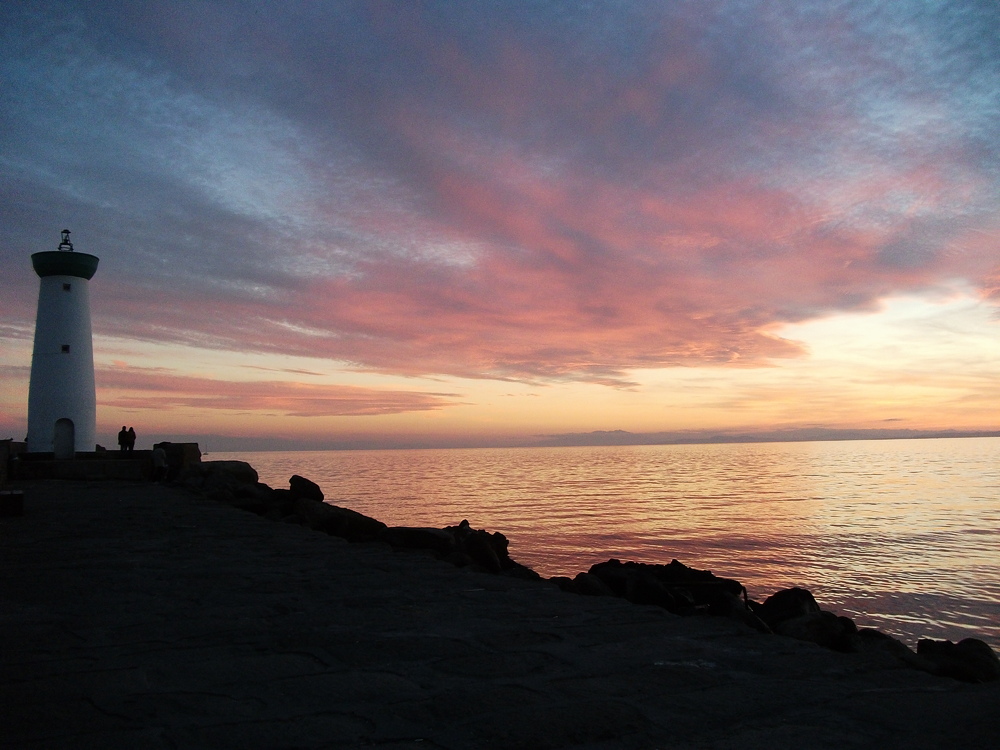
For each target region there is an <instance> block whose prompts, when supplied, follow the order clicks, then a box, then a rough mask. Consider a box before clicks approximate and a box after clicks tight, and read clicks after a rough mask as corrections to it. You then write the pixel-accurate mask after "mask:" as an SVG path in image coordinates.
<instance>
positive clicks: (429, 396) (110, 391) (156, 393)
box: [96, 367, 455, 417]
mask: <svg viewBox="0 0 1000 750" xmlns="http://www.w3.org/2000/svg"><path fill="white" fill-rule="evenodd" d="M96 376H97V385H98V390H99V392H100V396H99V400H100V402H101V404H102V406H109V407H119V408H126V409H156V410H163V409H173V408H178V407H190V408H196V409H209V410H212V409H216V410H228V411H240V412H248V411H250V412H255V411H257V412H269V413H276V414H281V415H285V416H296V417H329V416H372V415H383V414H401V413H404V412H413V411H429V410H436V409H442V408H444V407H446V406H449V405H452V404H454V403H455V401H454V398H455V394H451V393H426V392H419V391H390V390H382V389H377V388H361V387H355V386H345V385H313V384H304V383H294V382H284V381H235V382H234V381H223V380H216V379H213V378H201V377H193V376H187V375H176V374H173V373H172V372H170V371H166V370H162V369H152V368H139V367H112V368H101V369H99V370H98V371H97V373H96Z"/></svg>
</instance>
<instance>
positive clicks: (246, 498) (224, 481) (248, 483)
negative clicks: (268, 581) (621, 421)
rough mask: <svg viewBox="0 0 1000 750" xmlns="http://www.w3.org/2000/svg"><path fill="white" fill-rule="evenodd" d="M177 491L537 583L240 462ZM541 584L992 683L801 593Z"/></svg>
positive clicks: (705, 584) (651, 574)
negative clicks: (275, 481) (263, 477)
mask: <svg viewBox="0 0 1000 750" xmlns="http://www.w3.org/2000/svg"><path fill="white" fill-rule="evenodd" d="M177 482H178V484H180V485H182V486H184V487H186V488H187V489H188V490H190V491H194V492H197V493H199V494H203V495H206V496H208V497H210V498H212V499H214V500H217V501H219V502H223V503H226V504H229V505H233V506H235V507H238V508H241V509H243V510H247V511H250V512H253V513H257V514H258V515H262V516H265V517H267V518H271V519H273V520H276V521H284V522H288V523H297V524H301V525H303V526H307V527H309V528H311V529H314V530H316V531H320V532H323V533H326V534H330V535H331V536H336V537H340V538H342V539H346V540H347V541H349V542H354V543H381V544H387V545H389V546H391V547H393V548H396V549H405V550H412V551H415V552H419V553H422V554H427V555H431V556H433V557H435V558H437V559H440V560H444V561H447V562H449V563H451V564H453V565H456V566H459V567H470V568H472V569H475V570H479V571H482V572H485V573H491V574H495V575H506V576H514V577H517V578H523V579H529V580H539V581H542V580H544V579H542V578H541V576H539V575H538V573H536V572H535V571H533V570H531V569H530V568H528V567H526V566H524V565H521V564H520V563H518V562H517V561H515V560H513V559H512V558H511V557H510V555H509V554H508V540H507V538H506V537H505V536H504V535H503V534H501V533H499V532H489V531H485V530H482V529H474V528H472V527H471V525H470V524H469V522H468V521H465V520H463V521H462V522H461V523H459V524H458V525H456V526H446V527H444V528H433V527H411V526H387V525H386V524H384V523H383V522H381V521H379V520H377V519H375V518H371V517H369V516H366V515H364V514H362V513H358V512H357V511H354V510H351V509H350V508H344V507H340V506H338V505H335V504H332V503H330V502H328V501H327V500H326V497H325V495H324V493H323V491H322V489H321V488H320V487H319V485H317V484H316V483H315V482H312V481H311V480H309V479H306V478H305V477H301V476H298V475H294V476H292V477H291V478H290V479H289V486H288V488H287V489H282V488H271V487H269V486H268V485H266V484H264V483H262V482H260V481H259V476H258V475H257V472H256V470H255V469H254V468H253V467H252V466H251V465H250V464H248V463H246V462H244V461H206V462H202V463H200V464H194V465H192V466H190V467H188V469H186V470H185V472H184V473H183V474H182V475H181V476H180V477H179V478H178V480H177ZM548 582H549V583H552V584H555V585H557V586H558V587H559V588H561V589H562V590H564V591H568V592H571V593H575V594H580V595H585V596H613V597H619V598H623V599H626V600H628V601H630V602H633V603H635V604H641V605H651V606H657V607H661V608H663V609H665V610H667V611H668V612H671V613H673V614H675V615H678V616H717V617H727V618H731V619H735V620H738V621H740V622H743V623H744V624H746V625H747V626H748V627H751V628H753V629H755V630H757V631H760V632H762V633H768V634H776V635H779V636H785V637H789V638H794V639H796V640H800V641H808V642H811V643H815V644H817V645H819V646H822V647H824V648H828V649H831V650H834V651H840V652H843V653H850V654H859V655H861V656H863V657H865V658H868V659H871V660H877V661H880V662H883V663H887V664H895V665H898V666H900V667H909V668H914V669H919V670H921V671H924V672H928V673H930V674H934V675H939V676H942V677H950V678H953V679H957V680H963V681H966V682H989V681H994V680H1000V659H998V657H997V654H996V653H995V652H994V651H993V649H992V648H991V647H990V646H989V644H987V643H985V642H984V641H981V640H979V639H976V638H966V639H964V640H961V641H959V642H958V643H952V642H951V641H935V640H930V639H922V640H920V641H919V642H918V644H917V650H916V651H914V650H912V649H911V648H909V647H908V646H907V645H906V644H904V643H903V642H902V641H900V640H898V639H896V638H893V637H892V636H889V635H887V634H885V633H882V632H880V631H878V630H873V629H869V628H858V627H857V625H856V624H855V623H854V621H853V620H851V618H849V617H845V616H843V615H837V614H835V613H833V612H829V611H826V610H823V609H822V608H821V607H820V605H819V603H818V602H817V601H816V599H815V598H814V597H813V595H812V594H811V593H810V592H809V591H808V590H806V589H802V588H790V589H784V590H782V591H778V592H776V593H774V594H773V595H771V596H769V597H768V598H767V599H765V600H764V601H763V602H755V601H753V600H751V599H749V598H748V596H747V592H746V588H745V587H744V586H743V585H742V584H741V583H740V582H739V581H735V580H733V579H728V578H720V577H718V576H715V575H714V574H712V573H711V572H710V571H706V570H697V569H695V568H689V567H688V566H686V565H684V564H682V563H681V562H679V561H677V560H673V561H671V562H670V563H669V564H667V565H658V564H649V563H639V562H621V561H620V560H616V559H611V560H608V561H606V562H602V563H598V564H596V565H594V566H592V567H591V568H590V570H589V571H587V572H581V573H579V574H577V575H576V576H575V577H574V578H568V577H561V576H560V577H555V578H552V579H548Z"/></svg>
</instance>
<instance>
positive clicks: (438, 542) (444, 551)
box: [378, 526, 457, 557]
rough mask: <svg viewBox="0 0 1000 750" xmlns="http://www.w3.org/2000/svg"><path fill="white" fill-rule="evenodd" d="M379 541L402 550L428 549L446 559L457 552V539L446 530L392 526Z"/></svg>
mask: <svg viewBox="0 0 1000 750" xmlns="http://www.w3.org/2000/svg"><path fill="white" fill-rule="evenodd" d="M378 538H379V541H382V542H385V543H386V544H388V545H390V546H392V547H397V548H400V549H426V550H430V551H431V552H433V553H434V554H435V555H437V556H439V557H445V556H447V555H449V554H450V553H451V552H453V551H454V550H455V547H456V545H457V542H456V541H455V537H454V536H452V535H451V534H449V533H448V532H447V531H445V530H444V529H432V528H423V527H414V526H390V527H389V528H387V529H385V530H383V531H382V532H381V533H380V534H379V536H378Z"/></svg>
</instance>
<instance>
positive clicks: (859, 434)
mask: <svg viewBox="0 0 1000 750" xmlns="http://www.w3.org/2000/svg"><path fill="white" fill-rule="evenodd" d="M959 437H963V438H964V437H1000V430H992V431H987V430H907V429H868V430H852V429H833V428H828V427H799V428H794V429H787V430H767V431H762V432H721V431H720V432H705V431H698V430H692V431H686V432H628V431H626V430H596V431H594V432H571V433H565V434H561V435H545V436H542V437H541V438H540V439H539V440H538V441H537V442H534V443H533V445H537V446H553V447H555V446H576V445H581V446H582V445H683V444H705V443H796V442H809V441H822V440H903V439H928V438H959Z"/></svg>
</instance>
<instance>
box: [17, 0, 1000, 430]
mask: <svg viewBox="0 0 1000 750" xmlns="http://www.w3.org/2000/svg"><path fill="white" fill-rule="evenodd" d="M0 38H2V42H0V49H2V50H3V53H2V55H0V86H2V96H0V118H2V120H0V123H2V126H0V258H2V262H3V267H4V269H5V272H4V273H3V274H2V276H0V296H2V299H3V302H4V304H3V306H4V315H3V318H2V320H0V431H2V432H4V433H7V434H3V435H0V437H8V436H10V437H16V438H20V437H22V436H23V433H24V431H25V429H26V411H27V390H28V388H27V386H28V373H29V369H30V363H31V343H32V335H33V329H34V315H35V304H36V299H37V293H38V281H37V278H36V277H35V275H34V273H33V272H32V269H31V265H30V260H29V256H30V254H31V253H33V252H37V251H40V250H53V249H55V247H56V245H57V244H58V242H59V230H61V229H63V228H69V229H71V230H72V232H73V234H72V239H73V241H74V244H75V245H76V248H77V249H78V250H81V251H84V252H89V253H93V254H95V255H98V256H99V257H100V258H101V265H100V269H99V271H98V273H97V276H96V277H95V278H94V280H93V281H92V282H91V296H92V304H93V324H94V331H95V360H96V361H95V366H96V369H97V386H98V431H99V433H100V434H101V436H102V438H103V439H104V440H105V441H106V444H113V443H114V437H113V435H114V433H115V432H117V430H118V428H119V427H120V426H121V425H122V424H130V425H135V426H136V429H137V430H138V432H139V433H140V445H141V443H142V442H143V437H145V436H156V437H159V438H169V439H184V438H195V439H200V440H201V441H203V442H205V441H215V442H216V443H217V444H220V445H222V444H225V445H231V444H234V443H233V442H232V441H234V440H236V441H237V442H238V441H239V440H244V442H245V444H246V445H247V446H250V445H253V446H257V447H260V446H264V445H273V446H275V447H282V446H290V445H294V446H300V447H305V446H334V445H362V444H366V445H367V444H370V445H404V444H405V445H444V444H456V445H480V444H505V443H517V442H525V441H527V442H530V441H531V440H533V439H536V438H538V436H546V435H553V434H563V433H574V432H588V431H592V430H616V429H622V430H629V431H633V432H686V431H696V432H706V431H707V432H713V431H714V432H719V433H726V432H733V431H737V432H738V431H754V430H773V429H783V428H811V427H827V428H844V429H847V428H850V429H875V428H885V427H892V428H906V429H920V430H940V429H963V430H996V429H1000V323H998V312H1000V309H998V307H1000V5H998V4H997V3H996V2H995V0H948V1H943V0H942V1H939V2H935V1H934V0H920V1H919V2H918V1H916V0H896V1H895V2H892V3H886V2H878V1H876V0H857V1H853V2H852V1H849V0H837V1H832V0H821V1H817V2H813V1H811V0H798V1H795V2H792V1H791V0H790V1H789V2H764V1H763V0H761V1H760V2H754V1H752V0H690V1H686V0H676V1H673V0H649V1H647V0H618V1H615V0H608V1H607V2H601V3H580V2H577V1H576V0H565V1H561V0H558V1H557V0H548V1H546V0H508V1H505V2H496V3H492V2H491V3H486V2H458V1H457V0H448V1H439V2H435V1H433V0H428V1H426V2H422V1H419V0H399V1H398V2H392V1H390V0H386V1H374V0H373V1H371V2H368V1H364V0H345V1H344V2H329V3H318V2H294V1H290V2H280V3H265V2H237V1H235V0H232V1H230V0H220V1H218V2H210V1H208V0H204V1H195V0H190V1H187V2H184V1H181V0H170V1H169V2H156V1H155V0H153V1H151V2H115V1H114V0H104V1H102V2H100V3H90V2H44V1H43V2H32V3H4V4H3V6H2V9H0ZM227 440H228V441H229V442H228V443H227V442H226V441H227ZM210 447H211V446H210Z"/></svg>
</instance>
